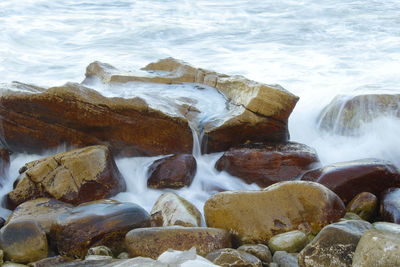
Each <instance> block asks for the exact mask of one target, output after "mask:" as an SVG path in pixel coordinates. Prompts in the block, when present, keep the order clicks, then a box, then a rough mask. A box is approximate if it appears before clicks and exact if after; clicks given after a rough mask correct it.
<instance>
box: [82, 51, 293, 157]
mask: <svg viewBox="0 0 400 267" xmlns="http://www.w3.org/2000/svg"><path fill="white" fill-rule="evenodd" d="M143 70H144V72H142V73H131V72H126V71H120V70H118V69H116V68H114V67H113V66H111V65H108V64H105V63H100V62H93V63H91V64H90V65H89V66H88V67H87V70H86V77H87V79H88V80H90V79H92V78H93V77H97V78H98V79H100V80H101V81H103V82H104V83H126V82H138V81H139V82H152V83H166V84H179V83H184V82H189V83H199V84H203V85H206V86H210V87H214V88H216V89H217V90H218V91H219V92H220V93H222V94H223V95H224V96H225V97H226V99H227V103H226V106H227V107H228V109H229V114H230V115H229V116H228V117H227V118H220V117H217V118H216V119H214V120H211V121H208V122H206V123H205V125H204V126H201V127H199V128H204V139H203V140H204V142H203V144H202V149H203V152H215V151H225V150H227V149H229V148H230V147H232V146H235V145H239V144H244V143H246V142H248V141H252V142H262V141H274V142H276V141H286V140H288V137H289V133H288V128H287V120H288V117H289V115H290V113H291V112H292V110H293V108H294V106H295V105H296V102H297V101H298V97H297V96H295V95H293V94H291V93H289V92H288V91H286V90H285V89H283V88H282V87H280V86H279V85H266V84H262V83H258V82H255V81H251V80H248V79H246V78H245V77H242V76H228V75H225V74H220V73H216V72H214V71H209V70H205V69H201V68H195V67H192V66H190V65H189V64H187V63H185V62H183V61H180V60H176V59H174V58H165V59H162V60H159V61H157V62H155V63H150V64H149V65H147V66H146V67H144V68H143Z"/></svg>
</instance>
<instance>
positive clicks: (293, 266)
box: [272, 251, 299, 267]
mask: <svg viewBox="0 0 400 267" xmlns="http://www.w3.org/2000/svg"><path fill="white" fill-rule="evenodd" d="M272 259H273V261H274V262H275V263H277V264H278V265H279V267H298V266H299V264H298V261H297V254H294V253H287V252H286V251H277V252H275V253H274V257H273V258H272Z"/></svg>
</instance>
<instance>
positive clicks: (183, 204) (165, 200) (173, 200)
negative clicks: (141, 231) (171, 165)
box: [150, 192, 201, 227]
mask: <svg viewBox="0 0 400 267" xmlns="http://www.w3.org/2000/svg"><path fill="white" fill-rule="evenodd" d="M150 215H151V219H152V225H153V226H173V225H181V226H188V227H196V226H201V213H200V211H199V210H198V209H197V208H196V207H195V206H194V205H193V204H192V203H190V202H189V201H187V200H186V199H184V198H182V197H180V196H178V195H176V194H175V193H172V192H168V193H164V194H162V195H161V196H160V197H159V198H158V199H157V201H156V203H155V204H154V206H153V208H152V210H151V212H150Z"/></svg>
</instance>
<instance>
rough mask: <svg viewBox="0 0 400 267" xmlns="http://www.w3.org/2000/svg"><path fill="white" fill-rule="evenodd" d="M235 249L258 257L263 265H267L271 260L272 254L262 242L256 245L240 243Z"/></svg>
mask: <svg viewBox="0 0 400 267" xmlns="http://www.w3.org/2000/svg"><path fill="white" fill-rule="evenodd" d="M237 250H240V251H244V252H247V253H249V254H251V255H253V256H256V257H257V258H259V259H260V260H261V262H262V264H263V265H265V266H268V264H269V263H271V261H272V255H271V251H270V250H269V248H268V247H267V246H266V245H264V244H257V245H242V246H240V247H238V248H237Z"/></svg>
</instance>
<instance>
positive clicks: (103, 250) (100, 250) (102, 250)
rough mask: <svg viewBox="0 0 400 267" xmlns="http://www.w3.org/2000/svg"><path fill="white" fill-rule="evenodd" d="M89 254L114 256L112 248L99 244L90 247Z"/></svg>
mask: <svg viewBox="0 0 400 267" xmlns="http://www.w3.org/2000/svg"><path fill="white" fill-rule="evenodd" d="M87 255H98V256H109V257H111V258H112V257H113V253H112V251H111V249H109V248H108V247H106V246H98V247H92V248H89V250H88V253H87Z"/></svg>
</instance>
